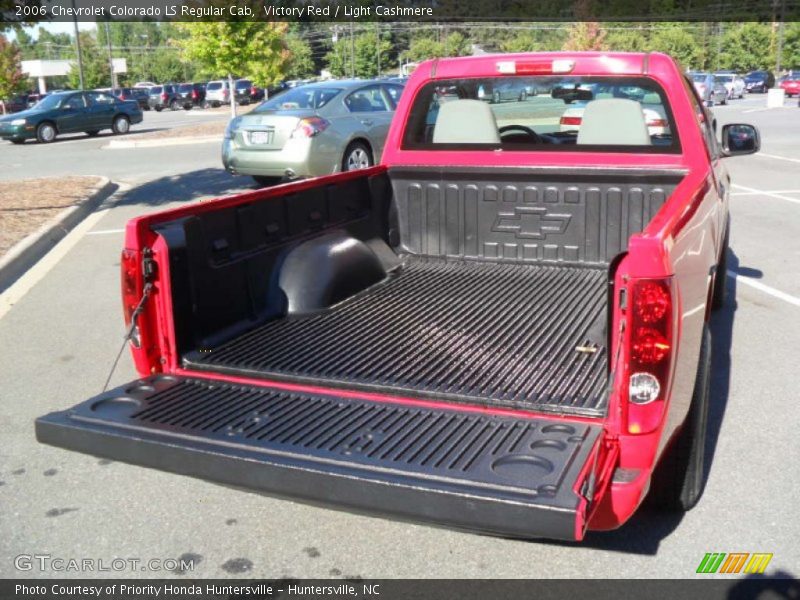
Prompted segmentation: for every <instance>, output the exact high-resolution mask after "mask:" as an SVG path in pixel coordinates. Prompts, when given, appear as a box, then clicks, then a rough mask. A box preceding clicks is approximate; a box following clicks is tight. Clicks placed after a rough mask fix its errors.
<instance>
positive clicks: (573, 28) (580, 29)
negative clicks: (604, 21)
mask: <svg viewBox="0 0 800 600" xmlns="http://www.w3.org/2000/svg"><path fill="white" fill-rule="evenodd" d="M605 37H606V34H605V31H603V30H602V29H601V28H600V24H599V23H597V22H595V21H578V22H577V23H574V24H573V25H570V27H569V29H568V33H567V41H566V42H564V47H563V49H564V50H605V49H606V48H607V47H608V46H607V44H606V42H605Z"/></svg>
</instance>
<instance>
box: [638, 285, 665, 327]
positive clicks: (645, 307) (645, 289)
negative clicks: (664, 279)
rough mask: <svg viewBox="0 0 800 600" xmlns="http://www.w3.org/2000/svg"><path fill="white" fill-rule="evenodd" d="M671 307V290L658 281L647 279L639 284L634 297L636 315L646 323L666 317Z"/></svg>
mask: <svg viewBox="0 0 800 600" xmlns="http://www.w3.org/2000/svg"><path fill="white" fill-rule="evenodd" d="M669 307H670V297H669V292H668V291H667V290H666V289H664V287H663V286H662V285H660V284H658V283H653V282H649V281H645V282H643V283H641V284H640V285H639V288H638V290H637V294H636V296H635V298H634V299H633V309H634V310H635V311H636V316H637V317H639V318H640V319H641V320H642V321H643V322H645V323H655V322H656V321H660V320H661V319H663V318H664V315H666V314H667V311H668V310H669Z"/></svg>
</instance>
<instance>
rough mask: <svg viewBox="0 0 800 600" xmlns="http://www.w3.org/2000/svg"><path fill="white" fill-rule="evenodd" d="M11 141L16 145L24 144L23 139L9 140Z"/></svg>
mask: <svg viewBox="0 0 800 600" xmlns="http://www.w3.org/2000/svg"><path fill="white" fill-rule="evenodd" d="M11 143H12V144H17V145H19V144H24V143H25V140H11Z"/></svg>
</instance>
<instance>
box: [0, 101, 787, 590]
mask: <svg viewBox="0 0 800 600" xmlns="http://www.w3.org/2000/svg"><path fill="white" fill-rule="evenodd" d="M765 102H766V98H765V97H764V96H761V95H754V96H749V97H747V98H746V99H744V100H736V101H733V102H732V103H731V104H730V105H729V106H724V107H717V108H715V109H714V111H715V114H716V116H717V119H718V121H719V123H720V124H722V123H725V122H751V123H753V124H755V125H757V126H758V127H759V128H760V130H761V134H762V153H761V154H758V155H754V156H747V157H738V158H731V159H726V160H727V164H728V168H729V170H730V172H731V175H732V182H733V187H732V190H731V192H732V193H731V210H732V223H733V226H732V233H731V242H730V246H731V255H730V257H729V261H728V268H729V269H730V272H729V277H728V286H729V302H728V306H727V307H726V308H725V309H724V310H723V311H721V312H719V313H718V314H716V315H715V316H714V318H713V322H712V331H713V336H714V342H713V346H714V370H713V382H712V386H713V387H712V406H711V416H710V436H709V440H708V452H709V453H710V455H711V458H712V461H711V466H710V472H709V475H708V483H707V487H706V492H705V494H704V496H703V498H702V500H701V502H700V504H699V505H698V506H697V507H696V508H695V509H694V510H692V511H691V512H689V513H687V514H685V515H683V516H666V517H665V516H664V515H660V514H657V513H653V512H649V511H648V510H642V511H640V512H639V513H638V514H637V515H636V516H635V517H634V518H633V519H632V521H631V522H630V523H628V524H627V525H626V526H624V527H623V528H621V529H620V530H618V531H614V532H606V533H592V534H590V535H589V536H588V538H587V540H585V542H584V543H582V544H561V543H552V542H523V541H515V540H504V539H498V538H490V537H485V536H479V535H474V534H467V533H461V532H456V531H450V530H446V529H439V528H435V527H429V526H423V525H416V524H409V523H402V522H397V521H390V520H384V519H379V518H371V517H363V516H357V515H351V514H348V513H344V512H337V511H332V510H327V509H323V508H316V507H311V506H306V505H302V504H297V503H293V502H288V501H280V500H275V499H271V498H265V497H262V496H258V495H254V494H248V493H244V492H240V491H236V490H232V489H227V488H224V487H220V486H216V485H213V484H210V483H205V482H202V481H198V480H194V479H189V478H185V477H178V476H174V475H169V474H166V473H161V472H157V471H151V470H147V469H143V468H139V467H133V466H128V465H124V464H121V463H115V462H109V461H104V460H99V459H97V458H92V457H89V456H85V455H81V454H73V453H70V452H67V451H63V450H59V449H56V448H50V447H45V446H41V445H39V444H37V443H36V441H35V439H34V434H33V421H34V419H35V418H36V417H38V416H40V415H42V414H44V413H47V412H50V411H53V410H62V409H65V408H67V407H69V406H71V405H73V404H75V403H77V402H78V401H81V400H83V399H85V398H88V397H89V396H92V395H94V394H97V393H99V392H100V390H101V388H102V387H103V383H104V381H105V379H106V376H107V375H108V372H109V369H110V368H111V366H112V363H113V361H114V357H115V355H116V353H117V351H118V349H119V347H120V344H121V339H122V334H123V325H122V316H121V314H120V298H119V251H120V249H121V245H122V229H123V227H124V225H125V222H126V221H127V220H128V219H129V218H130V217H132V216H134V215H138V214H141V213H143V212H146V211H152V210H157V209H161V208H164V207H167V206H170V205H173V204H180V203H185V202H187V201H196V200H198V199H200V198H204V197H209V196H215V195H220V194H224V193H230V192H232V191H236V190H238V189H244V188H252V185H251V184H250V181H249V179H247V178H235V177H232V176H230V175H227V174H226V173H224V172H223V171H222V170H221V169H220V162H219V146H218V145H217V144H199V145H196V146H181V147H164V148H155V149H130V150H114V151H111V150H103V149H102V145H103V139H102V138H100V139H97V140H87V139H82V138H81V139H78V138H76V139H75V140H71V141H69V140H65V141H63V142H58V143H55V144H52V145H49V146H38V145H34V144H30V145H28V144H26V145H25V146H24V147H22V148H18V147H13V146H11V144H5V143H3V144H0V164H3V165H14V164H18V165H20V166H19V167H13V169H3V170H2V173H0V176H2V177H13V178H21V177H27V176H34V175H36V176H41V175H43V174H61V173H65V172H69V173H75V174H99V175H106V176H110V177H111V178H112V179H113V180H115V181H117V182H118V183H119V184H120V189H119V191H118V192H117V193H116V194H115V195H114V196H113V197H112V198H111V199H110V200H109V201H108V202H106V204H105V205H104V206H103V207H101V209H99V210H98V211H97V212H96V213H94V214H92V215H91V216H90V217H88V218H87V219H86V220H85V221H84V222H83V223H82V224H81V225H79V226H78V227H77V228H76V229H75V230H73V232H71V233H70V234H69V235H68V236H67V238H65V239H64V240H63V241H62V242H61V243H60V244H59V246H57V247H56V248H55V249H54V250H53V251H52V252H51V253H50V254H49V255H48V256H47V257H45V259H43V260H42V261H41V262H40V263H39V264H38V265H37V266H36V267H34V269H32V270H31V271H30V272H28V274H26V275H25V276H24V277H23V278H22V279H21V280H19V281H18V282H17V284H15V285H14V286H13V287H12V288H10V289H9V290H8V291H7V292H5V293H4V294H3V295H2V296H0V348H2V360H0V403H2V407H3V409H2V411H1V412H0V438H2V443H0V507H2V508H0V577H28V576H30V577H42V576H50V577H55V576H72V577H79V576H84V575H86V574H85V573H75V572H57V571H54V570H52V569H51V570H45V571H44V572H40V571H39V570H38V568H34V569H33V570H31V571H19V570H17V569H16V568H15V563H14V559H15V557H17V556H19V555H23V554H25V555H31V554H47V555H50V556H52V557H61V558H67V559H68V558H85V557H90V558H94V559H95V560H98V559H102V560H104V561H106V562H110V561H111V560H112V559H114V558H126V559H129V558H136V559H141V560H149V559H162V560H163V559H166V558H177V557H186V558H193V559H194V561H195V569H194V571H193V572H192V573H191V575H193V576H197V577H215V576H222V577H225V576H231V575H238V576H257V577H265V578H280V577H297V578H305V577H362V578H373V577H437V578H451V577H452V578H461V577H481V578H494V577H557V578H570V577H604V578H629V577H651V578H685V577H692V576H694V574H695V570H696V568H697V565H698V564H699V562H700V560H701V559H702V558H703V556H704V554H705V553H706V552H768V553H773V554H774V558H773V559H772V562H771V563H770V565H769V569H768V571H767V574H768V575H769V574H772V575H775V574H777V573H781V574H784V575H787V574H788V575H792V576H797V575H799V574H800V568H798V565H800V545H798V543H797V540H798V539H800V522H798V519H797V512H796V496H797V493H798V485H797V475H796V473H797V467H796V463H797V457H798V456H800V436H798V435H797V433H796V432H795V429H794V428H795V426H797V422H798V415H800V408H799V407H798V392H797V388H795V385H797V384H798V383H800V378H799V377H798V370H797V362H798V360H797V354H796V344H797V342H796V340H797V339H798V338H800V236H798V234H797V232H798V231H800V180H798V177H797V173H798V172H799V169H798V167H799V166H800V144H798V143H797V140H798V139H800V108H798V107H797V100H796V99H792V100H791V101H788V100H787V102H786V106H785V107H784V108H776V109H769V110H768V109H765V108H764V106H765ZM151 116H152V117H154V119H153V120H149V119H148V117H151ZM145 118H146V120H145V123H144V124H143V126H144V128H147V127H158V126H168V125H169V124H170V121H169V119H184V120H186V119H198V118H206V117H189V116H186V115H184V114H181V113H173V114H170V113H161V114H160V115H154V114H152V113H151V114H148V115H146V117H145ZM161 118H163V119H165V121H164V123H160V122H157V119H161ZM208 118H212V117H208ZM213 118H216V117H213ZM192 122H194V121H192ZM159 123H160V124H159ZM140 127H142V126H140ZM43 161H44V162H43ZM36 163H38V164H36ZM41 164H46V165H47V168H46V169H42V167H41ZM134 377H135V373H134V370H133V367H132V364H131V362H130V360H129V358H128V355H127V354H125V355H124V356H123V359H122V361H121V363H120V366H119V368H118V369H117V371H116V372H115V374H114V377H113V379H112V385H114V384H121V383H124V382H125V381H128V380H130V379H133V378H134ZM118 574H119V573H113V572H111V573H109V572H101V573H96V575H97V576H113V575H118ZM124 575H125V576H131V577H135V576H142V577H153V576H164V575H166V576H173V574H172V573H170V572H155V573H154V572H145V571H140V570H135V571H132V572H128V571H126V572H124ZM174 576H175V577H185V576H186V574H174ZM706 577H707V576H706Z"/></svg>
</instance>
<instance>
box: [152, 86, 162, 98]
mask: <svg viewBox="0 0 800 600" xmlns="http://www.w3.org/2000/svg"><path fill="white" fill-rule="evenodd" d="M160 93H161V86H160V85H157V86H155V87H151V88H150V95H151V96H155V95H157V94H160Z"/></svg>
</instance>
